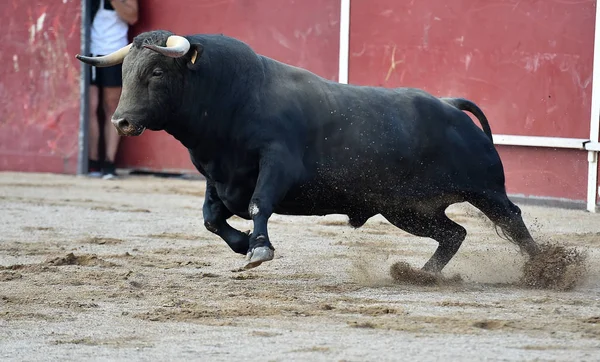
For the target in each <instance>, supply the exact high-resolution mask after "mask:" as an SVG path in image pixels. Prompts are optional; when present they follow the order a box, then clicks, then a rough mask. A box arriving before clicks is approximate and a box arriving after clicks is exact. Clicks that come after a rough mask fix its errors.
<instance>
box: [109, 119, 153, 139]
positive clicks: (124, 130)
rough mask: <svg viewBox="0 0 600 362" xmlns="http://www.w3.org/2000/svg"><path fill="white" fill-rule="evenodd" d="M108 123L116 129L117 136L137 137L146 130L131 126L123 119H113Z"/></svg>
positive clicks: (141, 127)
mask: <svg viewBox="0 0 600 362" xmlns="http://www.w3.org/2000/svg"><path fill="white" fill-rule="evenodd" d="M110 121H111V122H112V124H113V126H115V128H116V129H117V132H118V133H119V136H139V135H141V134H142V133H144V130H145V129H146V127H143V126H137V125H134V124H132V123H131V122H129V121H128V120H126V119H125V118H118V119H114V118H113V119H111V120H110Z"/></svg>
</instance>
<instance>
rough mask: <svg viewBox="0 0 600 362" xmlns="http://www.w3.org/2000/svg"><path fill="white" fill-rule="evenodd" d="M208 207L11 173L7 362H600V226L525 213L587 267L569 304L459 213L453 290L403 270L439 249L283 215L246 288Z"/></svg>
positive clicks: (3, 272) (1, 221)
mask: <svg viewBox="0 0 600 362" xmlns="http://www.w3.org/2000/svg"><path fill="white" fill-rule="evenodd" d="M203 191H204V183H203V182H202V181H197V180H196V181H191V180H181V179H164V178H155V177H128V178H126V179H121V180H115V181H102V180H92V179H87V178H83V177H71V176H60V175H44V174H20V173H0V205H1V207H0V359H2V360H3V361H7V360H13V361H23V360H56V359H66V360H90V359H93V360H106V359H109V360H161V361H162V360H184V359H193V360H198V359H203V360H211V361H226V360H227V361H230V360H242V359H243V360H248V361H252V360H281V361H283V360H311V361H317V360H327V361H332V360H333V361H340V360H346V361H359V360H378V361H388V360H407V361H409V360H419V361H421V360H456V361H465V360H484V359H486V360H515V361H516V360H518V361H523V360H563V361H574V360H600V279H599V276H600V263H599V261H600V215H594V214H589V213H586V212H584V211H573V210H558V209H551V208H540V207H526V206H523V207H522V208H523V213H524V216H525V220H526V223H527V224H528V225H529V226H530V227H531V231H532V233H533V234H534V237H535V238H536V239H538V240H542V241H546V242H554V243H558V244H559V245H564V246H567V247H578V248H579V250H582V251H584V252H585V253H586V254H587V265H588V269H587V270H586V273H585V275H583V276H581V277H578V282H579V283H578V284H577V285H576V286H575V287H574V288H572V289H570V290H568V291H560V290H551V289H537V288H527V287H525V286H523V284H522V283H521V282H520V280H521V278H522V276H523V269H522V268H523V265H524V263H525V261H526V259H525V258H524V257H523V256H522V255H521V254H520V253H519V251H518V250H517V248H516V247H515V246H514V245H513V244H511V243H509V242H507V241H506V240H503V239H501V238H499V237H498V236H497V235H496V233H495V231H494V229H493V227H492V225H491V224H490V223H489V222H488V221H487V220H486V219H485V218H483V217H481V216H480V214H479V213H478V212H477V211H476V210H475V209H473V208H471V207H469V206H468V205H457V206H454V207H452V209H451V210H450V211H449V214H450V215H451V217H452V218H453V219H454V220H455V221H457V222H459V223H461V224H462V225H463V226H465V227H466V229H467V231H468V232H469V235H468V236H467V239H466V240H465V242H464V244H463V246H462V248H461V250H460V251H459V252H458V254H457V256H456V257H455V258H454V259H453V260H452V262H451V263H450V264H449V265H448V267H447V268H446V269H445V270H444V275H445V276H446V278H447V279H445V280H448V281H451V282H446V283H437V282H436V283H429V284H428V285H415V284H410V283H397V282H395V281H394V280H393V279H392V277H391V275H390V266H391V265H393V264H394V263H396V262H403V263H408V264H410V265H411V266H413V267H420V266H421V265H423V263H425V261H426V260H427V259H428V258H429V256H430V255H431V254H432V253H433V251H434V249H435V246H436V243H435V242H433V241H431V240H428V239H423V238H418V237H415V236H411V235H409V234H407V233H404V232H402V231H400V230H398V229H396V228H394V227H393V226H391V225H390V224H389V223H387V222H386V221H385V219H383V218H381V217H375V218H372V219H371V220H369V221H368V222H367V224H366V225H365V226H364V227H363V228H361V229H358V230H354V229H352V228H351V227H349V226H347V225H346V222H345V220H346V218H345V217H343V216H338V215H333V216H327V217H286V216H279V215H275V216H274V217H273V218H272V220H271V223H270V235H271V237H272V240H273V242H274V245H275V247H276V257H275V259H274V260H273V261H272V262H269V263H265V264H263V265H261V266H260V267H259V268H257V269H254V270H251V271H244V272H232V270H235V269H238V268H239V267H240V266H242V265H243V257H242V256H238V255H236V254H234V253H233V252H231V251H230V250H229V248H228V247H227V246H226V245H225V243H224V242H223V241H221V240H220V239H219V238H218V237H217V236H215V235H212V234H210V233H209V232H208V231H206V230H205V229H204V227H203V225H202V218H201V214H202V211H201V210H202V202H203V200H202V197H203ZM232 224H233V225H234V226H236V227H238V228H240V229H241V230H247V229H250V227H251V224H250V223H249V222H247V221H244V220H240V219H234V220H233V221H232ZM455 275H458V276H459V277H455ZM423 284H427V283H423Z"/></svg>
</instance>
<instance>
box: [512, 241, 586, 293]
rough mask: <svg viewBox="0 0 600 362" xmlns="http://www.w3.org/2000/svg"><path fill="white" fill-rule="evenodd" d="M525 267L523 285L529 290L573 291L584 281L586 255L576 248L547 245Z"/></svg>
mask: <svg viewBox="0 0 600 362" xmlns="http://www.w3.org/2000/svg"><path fill="white" fill-rule="evenodd" d="M541 249H542V251H541V252H540V254H538V255H536V256H535V257H533V258H531V259H530V260H528V261H527V262H526V263H525V265H524V266H523V277H522V279H521V283H522V284H523V285H524V286H526V287H529V288H535V289H554V290H559V291H567V290H572V289H573V288H575V287H576V286H578V285H579V284H580V283H581V282H583V281H584V279H585V275H586V273H587V267H586V264H585V260H586V255H585V254H583V253H582V252H580V251H579V250H577V249H575V248H566V247H564V246H558V245H551V244H546V245H542V246H541Z"/></svg>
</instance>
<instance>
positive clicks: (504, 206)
mask: <svg viewBox="0 0 600 362" xmlns="http://www.w3.org/2000/svg"><path fill="white" fill-rule="evenodd" d="M467 201H468V202H469V203H470V204H472V205H473V206H475V207H476V208H478V209H479V210H481V211H482V212H483V213H484V214H485V215H486V216H487V217H488V218H489V219H490V220H491V221H492V222H493V223H494V224H496V225H498V226H500V228H502V231H504V233H505V234H506V236H507V237H508V238H509V239H510V240H511V241H512V242H514V243H515V244H517V246H519V248H520V249H521V250H524V251H525V252H526V253H527V254H528V255H529V256H530V257H532V256H534V255H536V254H538V253H539V252H540V247H539V246H538V244H537V243H536V242H535V241H534V240H533V238H532V237H531V234H530V233H529V230H527V226H525V223H524V222H523V218H522V217H521V209H519V207H518V206H517V205H515V204H513V203H512V202H511V201H510V200H509V199H508V196H506V194H505V193H500V192H494V193H489V194H483V195H474V196H471V197H470V198H468V199H467Z"/></svg>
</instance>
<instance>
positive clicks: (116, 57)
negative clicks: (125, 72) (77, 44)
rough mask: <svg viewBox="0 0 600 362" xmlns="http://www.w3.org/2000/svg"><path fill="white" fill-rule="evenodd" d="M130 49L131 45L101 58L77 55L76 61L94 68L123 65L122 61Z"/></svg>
mask: <svg viewBox="0 0 600 362" xmlns="http://www.w3.org/2000/svg"><path fill="white" fill-rule="evenodd" d="M130 48H131V44H129V45H126V46H124V47H122V48H121V49H119V50H117V51H116V52H114V53H110V54H108V55H104V56H101V57H86V56H84V55H79V54H77V55H76V57H77V59H79V60H81V61H82V62H84V63H86V64H89V65H93V66H95V67H99V68H101V67H110V66H111V65H117V64H121V63H123V59H124V58H125V56H126V55H127V53H129V49H130Z"/></svg>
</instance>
